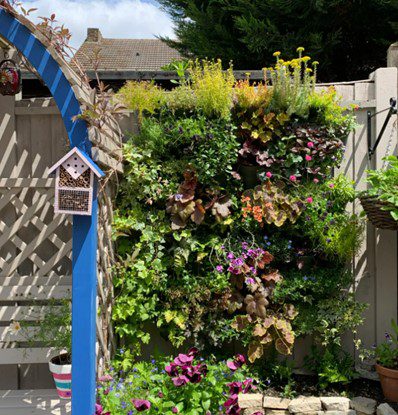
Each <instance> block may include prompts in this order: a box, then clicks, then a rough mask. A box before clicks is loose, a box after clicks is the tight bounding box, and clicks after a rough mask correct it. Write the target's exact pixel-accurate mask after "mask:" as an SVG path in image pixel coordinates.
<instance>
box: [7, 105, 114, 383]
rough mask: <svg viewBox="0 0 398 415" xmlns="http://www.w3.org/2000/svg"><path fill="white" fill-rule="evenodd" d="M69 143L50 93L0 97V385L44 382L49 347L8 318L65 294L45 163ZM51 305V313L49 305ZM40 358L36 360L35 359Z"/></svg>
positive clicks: (62, 220) (65, 265) (107, 236)
mask: <svg viewBox="0 0 398 415" xmlns="http://www.w3.org/2000/svg"><path fill="white" fill-rule="evenodd" d="M68 150H69V146H68V139H67V135H66V131H65V127H64V125H63V122H62V118H61V116H60V113H59V111H58V108H57V107H56V106H55V103H54V101H53V99H51V98H50V99H49V98H36V99H30V100H15V98H14V97H0V373H2V375H3V376H2V377H1V378H0V389H12V388H14V389H16V388H21V389H26V388H50V387H53V381H52V378H51V375H50V373H49V371H48V368H47V364H46V363H47V361H48V358H49V356H51V353H53V351H52V350H50V349H42V348H40V347H37V348H34V349H33V350H32V349H30V348H29V346H30V345H29V344H27V343H26V342H24V340H26V339H25V337H24V335H23V334H22V333H17V334H16V333H13V332H12V331H11V330H10V322H12V321H21V320H25V321H28V322H32V327H30V328H28V332H29V333H30V334H34V330H35V329H34V322H36V321H40V320H42V319H43V317H44V316H45V313H46V312H49V311H50V308H49V305H48V301H47V300H48V299H49V298H51V299H54V300H58V299H62V298H69V297H70V289H71V273H72V270H71V249H72V226H71V221H72V217H71V216H63V215H56V216H54V209H53V199H54V179H53V178H49V177H48V174H47V170H48V167H49V166H51V165H53V164H54V163H55V162H56V161H58V160H59V159H60V158H61V157H62V156H63V155H64V154H66V152H67V151H68ZM113 189H114V183H112V182H110V181H109V182H107V184H106V185H105V187H101V189H100V190H101V195H100V198H99V201H100V213H99V223H100V226H99V243H98V249H99V255H98V280H99V284H98V306H99V313H98V320H97V337H98V344H99V348H98V351H99V353H98V360H99V363H100V365H99V366H100V368H102V367H103V366H104V365H105V364H106V363H107V362H109V359H110V357H111V354H112V351H113V350H114V344H113V341H114V337H113V331H112V325H111V307H112V298H113V296H112V294H113V290H112V278H111V273H110V271H111V267H112V264H113V260H114V258H113V244H112V238H111V223H112V220H113V217H112V211H113V208H112V201H111V198H112V196H113V191H114V190H113ZM51 312H54V309H53V307H51ZM39 362H42V364H39Z"/></svg>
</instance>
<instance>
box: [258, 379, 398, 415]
mask: <svg viewBox="0 0 398 415" xmlns="http://www.w3.org/2000/svg"><path fill="white" fill-rule="evenodd" d="M294 380H295V387H294V391H295V394H296V395H297V396H299V395H303V396H340V395H341V396H347V397H349V398H353V397H355V396H365V397H367V398H371V399H374V400H376V401H377V403H378V404H381V403H384V402H386V399H385V398H384V396H383V391H382V390H381V385H380V382H378V381H375V380H368V379H356V380H354V381H352V382H351V383H350V384H348V385H336V386H335V387H333V386H330V387H329V388H328V389H327V390H321V389H320V388H319V386H318V385H317V380H318V379H317V377H313V376H304V375H295V376H294ZM282 392H283V390H282V389H281V388H278V387H272V385H271V386H270V387H268V388H267V389H265V391H264V393H265V394H266V395H268V396H281V394H282ZM388 403H389V404H390V405H391V407H393V408H394V409H395V410H396V411H397V412H398V403H391V402H388Z"/></svg>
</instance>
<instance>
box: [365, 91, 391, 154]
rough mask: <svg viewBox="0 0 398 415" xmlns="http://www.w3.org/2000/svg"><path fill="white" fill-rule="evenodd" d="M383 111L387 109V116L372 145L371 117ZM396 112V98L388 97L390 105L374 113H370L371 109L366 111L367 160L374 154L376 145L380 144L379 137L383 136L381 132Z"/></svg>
mask: <svg viewBox="0 0 398 415" xmlns="http://www.w3.org/2000/svg"><path fill="white" fill-rule="evenodd" d="M384 111H388V114H387V117H386V119H385V121H384V124H383V127H381V130H380V133H379V135H378V136H377V138H376V141H375V143H374V144H373V145H372V118H373V117H375V116H376V115H378V114H380V113H382V112H384ZM397 113H398V110H397V100H396V98H390V107H389V108H386V109H385V110H382V111H379V112H376V113H375V114H372V113H371V111H368V113H367V115H368V156H369V160H371V159H372V156H373V155H374V153H375V151H376V149H377V146H378V145H379V144H380V141H381V139H382V138H383V134H384V132H385V131H386V128H387V125H388V122H389V121H390V119H391V117H392V116H393V115H395V114H397Z"/></svg>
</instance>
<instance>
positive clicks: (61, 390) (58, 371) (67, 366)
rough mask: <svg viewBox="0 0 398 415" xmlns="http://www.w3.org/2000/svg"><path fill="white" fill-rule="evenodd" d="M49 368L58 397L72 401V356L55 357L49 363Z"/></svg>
mask: <svg viewBox="0 0 398 415" xmlns="http://www.w3.org/2000/svg"><path fill="white" fill-rule="evenodd" d="M49 366H50V372H51V373H52V375H53V378H54V382H55V387H56V388H57V392H58V396H59V397H60V398H61V399H70V398H71V396H72V389H71V382H72V365H71V358H70V355H69V354H61V355H59V356H56V357H53V358H52V359H51V360H50V362H49Z"/></svg>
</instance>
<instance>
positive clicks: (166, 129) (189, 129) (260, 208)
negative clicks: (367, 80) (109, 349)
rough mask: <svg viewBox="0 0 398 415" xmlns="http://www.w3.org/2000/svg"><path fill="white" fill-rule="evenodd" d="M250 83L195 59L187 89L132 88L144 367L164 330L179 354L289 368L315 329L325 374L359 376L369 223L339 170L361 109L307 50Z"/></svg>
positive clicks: (123, 256)
mask: <svg viewBox="0 0 398 415" xmlns="http://www.w3.org/2000/svg"><path fill="white" fill-rule="evenodd" d="M302 52H303V49H302V48H299V49H298V53H299V56H298V58H297V59H294V60H292V61H288V62H287V61H284V60H282V59H281V57H280V56H279V55H280V54H279V53H278V52H277V53H275V57H276V64H275V66H274V67H272V68H267V69H266V72H265V73H266V78H267V79H266V80H265V81H264V82H263V83H260V84H256V85H252V84H251V83H250V82H249V79H248V80H245V81H236V80H235V79H234V76H233V72H232V68H230V69H229V70H227V71H222V67H221V62H217V61H211V62H210V61H204V62H199V61H197V62H191V63H190V64H189V66H188V68H187V71H186V72H185V73H183V74H181V77H180V78H179V79H178V80H177V81H176V87H175V88H174V89H173V90H172V91H164V90H162V89H160V88H158V87H157V86H156V85H154V84H153V83H148V82H128V83H127V84H126V85H125V86H124V87H123V88H122V90H121V91H120V92H119V94H118V97H117V98H118V99H119V100H120V101H122V102H123V103H124V104H125V105H126V106H127V107H128V108H130V109H131V110H134V111H136V112H137V114H138V117H139V120H140V132H139V134H137V135H134V136H132V137H131V138H130V140H129V142H128V143H127V144H126V145H125V149H124V152H125V160H126V168H125V177H124V179H123V181H122V183H121V185H120V191H119V195H118V201H117V214H116V219H115V238H116V240H117V246H118V253H119V257H120V259H119V262H118V264H117V266H116V268H115V286H116V291H117V295H116V299H115V305H114V315H113V318H114V321H115V327H116V331H117V334H118V335H119V336H120V338H121V341H122V343H123V344H124V346H125V347H124V349H125V350H124V351H123V355H120V356H119V358H120V360H121V365H122V367H123V368H124V369H129V368H130V367H131V365H132V362H133V358H134V357H136V356H138V355H139V354H140V353H141V346H142V345H143V344H146V343H148V342H150V331H151V329H150V328H151V327H157V329H158V330H159V332H160V333H161V335H162V336H163V337H164V338H166V339H168V340H169V341H170V342H171V343H172V344H173V345H174V346H175V347H176V348H179V347H181V346H184V347H185V346H189V347H191V346H195V347H198V348H199V349H200V350H201V351H202V353H205V354H206V353H207V354H215V355H220V356H223V355H224V357H228V356H225V354H228V350H231V348H230V347H229V346H230V345H231V344H234V345H242V346H243V347H244V348H245V349H244V350H245V353H247V356H248V360H249V361H250V362H251V363H253V364H255V365H257V366H261V365H264V364H267V365H270V364H271V365H272V362H274V363H275V365H276V364H277V363H276V361H277V360H278V356H279V355H281V356H288V355H290V354H292V352H293V350H294V347H295V344H296V341H297V339H298V338H299V337H300V336H307V335H311V336H312V338H313V339H314V349H313V351H312V352H311V353H309V356H308V359H307V360H306V362H307V363H306V364H307V366H308V367H309V368H311V369H312V370H314V371H315V372H316V373H318V375H319V379H320V381H322V382H324V383H325V384H327V383H328V382H346V381H348V380H349V379H350V377H351V375H352V373H353V372H352V368H351V361H350V359H349V358H348V357H347V356H346V355H345V354H344V352H343V351H342V348H341V343H340V339H341V335H342V334H343V333H344V332H346V331H355V329H356V327H357V326H358V325H359V324H361V322H362V317H361V313H362V311H363V308H364V306H363V305H362V304H359V303H358V302H357V301H356V300H355V298H354V295H353V293H352V274H351V271H350V262H351V260H352V258H353V255H354V254H355V252H356V250H357V249H358V248H359V246H360V244H361V234H362V224H361V221H360V219H359V218H358V217H357V216H355V215H352V214H350V213H347V212H348V210H347V209H346V207H347V205H348V204H349V203H351V202H353V200H354V198H355V192H354V188H353V183H351V181H350V180H349V179H347V178H346V177H344V175H341V174H340V175H339V174H337V173H336V171H337V169H338V167H339V165H340V163H341V161H342V159H343V156H344V148H345V142H346V140H347V137H348V135H349V134H350V132H351V131H352V130H353V128H354V126H355V123H354V114H353V111H354V109H352V108H342V107H341V105H340V103H339V97H338V95H337V94H336V91H335V90H334V89H333V88H329V89H325V90H323V91H316V90H315V82H316V68H317V62H313V63H311V60H310V58H309V57H307V56H302Z"/></svg>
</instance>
